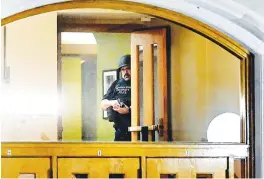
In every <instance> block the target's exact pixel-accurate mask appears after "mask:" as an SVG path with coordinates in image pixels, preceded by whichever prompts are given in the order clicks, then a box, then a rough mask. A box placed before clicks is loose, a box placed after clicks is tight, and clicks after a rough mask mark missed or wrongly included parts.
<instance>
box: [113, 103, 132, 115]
mask: <svg viewBox="0 0 264 179" xmlns="http://www.w3.org/2000/svg"><path fill="white" fill-rule="evenodd" d="M113 110H114V111H116V112H118V113H119V114H128V113H129V107H128V106H126V105H124V107H120V106H119V105H114V106H113Z"/></svg>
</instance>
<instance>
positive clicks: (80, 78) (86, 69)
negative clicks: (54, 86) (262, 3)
mask: <svg viewBox="0 0 264 179" xmlns="http://www.w3.org/2000/svg"><path fill="white" fill-rule="evenodd" d="M96 48H97V45H96V44H62V45H61V53H62V84H61V86H62V96H63V99H64V101H63V102H62V104H63V106H64V110H63V111H62V114H63V115H62V125H63V136H62V140H74V141H79V140H85V141H95V140H96V135H97V132H96V131H97V126H96V123H97V114H96V112H95V111H96V110H97V109H96V105H94V104H96V103H97V102H96V100H97V76H96V75H97V71H96V70H97V69H96V66H97V57H96V56H97V55H96V53H97V51H96Z"/></svg>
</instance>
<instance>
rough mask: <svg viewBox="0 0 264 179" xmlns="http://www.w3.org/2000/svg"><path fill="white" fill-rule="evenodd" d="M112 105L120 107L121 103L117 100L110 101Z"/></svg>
mask: <svg viewBox="0 0 264 179" xmlns="http://www.w3.org/2000/svg"><path fill="white" fill-rule="evenodd" d="M110 104H111V106H113V107H114V106H115V105H119V103H118V101H117V100H111V101H110Z"/></svg>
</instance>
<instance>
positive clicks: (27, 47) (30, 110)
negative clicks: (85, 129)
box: [1, 13, 57, 140]
mask: <svg viewBox="0 0 264 179" xmlns="http://www.w3.org/2000/svg"><path fill="white" fill-rule="evenodd" d="M6 38H7V42H6V53H7V54H6V61H7V66H10V69H11V73H10V83H9V84H4V90H3V93H4V95H3V96H4V97H5V107H6V108H5V111H4V112H5V114H4V115H5V116H4V117H3V120H1V123H2V140H40V139H41V133H42V132H44V133H45V134H46V136H47V137H48V138H49V139H53V140H56V139H57V117H56V96H57V14H56V13H48V14H42V15H38V16H33V17H30V18H26V19H22V20H19V21H16V22H14V23H11V24H8V25H7V37H6ZM7 110H9V113H8V111H7Z"/></svg>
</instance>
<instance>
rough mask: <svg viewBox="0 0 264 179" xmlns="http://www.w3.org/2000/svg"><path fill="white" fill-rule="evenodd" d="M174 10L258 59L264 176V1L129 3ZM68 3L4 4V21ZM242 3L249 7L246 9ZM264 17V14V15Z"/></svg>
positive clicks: (30, 0)
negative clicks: (24, 13)
mask: <svg viewBox="0 0 264 179" xmlns="http://www.w3.org/2000/svg"><path fill="white" fill-rule="evenodd" d="M130 1H133V2H140V3H145V4H150V5H154V6H158V7H162V8H165V9H169V10H173V11H176V12H179V13H182V14H184V15H186V16H190V17H192V18H194V19H196V20H199V21H201V22H203V23H205V24H208V25H209V26H211V27H213V28H215V29H217V30H218V31H221V32H222V33H224V34H226V35H228V36H229V37H231V38H232V39H233V40H235V41H237V42H239V43H240V44H241V45H243V46H244V47H245V48H247V49H248V50H250V51H251V52H252V53H253V54H254V56H255V81H254V82H255V119H256V128H255V131H256V177H257V178H260V177H261V178H262V177H264V172H263V171H264V162H263V161H264V152H263V150H264V20H263V19H264V18H263V17H262V16H261V14H262V13H263V12H264V11H262V10H263V8H261V7H264V1H261V0H251V1H250V4H249V1H246V0H235V1H215V0H177V1H176V0H163V1H160V0H130ZM58 2H65V0H38V1H34V0H24V1H20V0H16V1H2V7H3V8H2V11H3V12H2V18H6V17H9V16H11V15H13V14H16V13H19V12H22V11H24V10H28V9H32V8H35V7H39V6H43V5H48V4H54V3H58ZM243 3H244V4H245V5H246V6H243ZM262 15H263V16H264V14H262Z"/></svg>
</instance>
